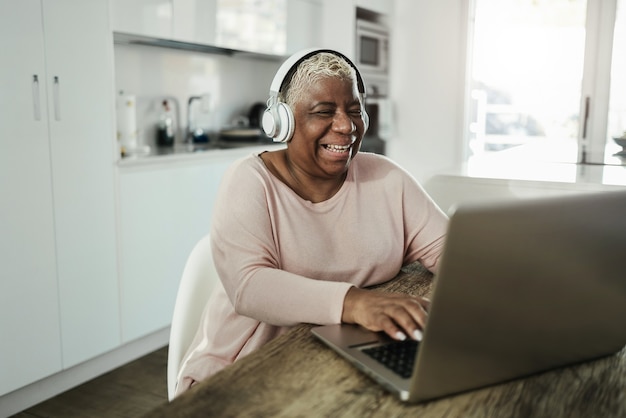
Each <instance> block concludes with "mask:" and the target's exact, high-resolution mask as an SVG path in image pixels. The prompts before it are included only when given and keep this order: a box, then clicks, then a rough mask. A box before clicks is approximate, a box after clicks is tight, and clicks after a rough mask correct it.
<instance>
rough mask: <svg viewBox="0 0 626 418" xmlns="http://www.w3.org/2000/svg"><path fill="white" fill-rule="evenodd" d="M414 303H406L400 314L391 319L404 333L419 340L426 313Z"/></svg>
mask: <svg viewBox="0 0 626 418" xmlns="http://www.w3.org/2000/svg"><path fill="white" fill-rule="evenodd" d="M416 305H417V304H411V305H408V306H407V309H406V310H404V312H403V313H402V314H400V315H396V316H394V318H393V319H394V321H395V322H396V323H397V324H398V325H399V326H400V327H401V328H402V330H403V332H404V333H405V334H406V335H408V336H410V337H411V338H412V339H414V340H421V339H422V330H423V329H424V325H425V324H426V319H427V314H426V311H425V310H424V309H423V308H422V307H421V305H417V306H416Z"/></svg>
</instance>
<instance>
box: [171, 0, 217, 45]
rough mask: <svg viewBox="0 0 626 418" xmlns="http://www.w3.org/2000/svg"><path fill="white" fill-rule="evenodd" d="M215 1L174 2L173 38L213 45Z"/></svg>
mask: <svg viewBox="0 0 626 418" xmlns="http://www.w3.org/2000/svg"><path fill="white" fill-rule="evenodd" d="M216 15H217V0H174V4H173V19H172V20H173V22H172V24H173V38H174V39H175V40H177V41H183V42H193V43H197V44H207V45H214V44H215V33H216V30H215V26H216V24H217V21H216Z"/></svg>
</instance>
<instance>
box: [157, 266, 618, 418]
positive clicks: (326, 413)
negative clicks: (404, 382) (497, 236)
mask: <svg viewBox="0 0 626 418" xmlns="http://www.w3.org/2000/svg"><path fill="white" fill-rule="evenodd" d="M430 285H431V275H430V274H429V273H428V272H427V271H426V270H424V269H423V268H422V267H421V266H420V265H419V264H414V265H412V266H408V267H407V268H405V269H403V271H402V272H400V274H399V275H398V277H396V278H395V279H394V280H392V281H390V282H389V283H386V284H384V285H382V286H380V287H381V288H384V289H386V290H389V291H396V292H406V293H411V294H415V295H421V296H423V295H428V294H429V292H430ZM310 329H311V325H300V326H297V327H295V328H293V329H292V330H291V331H289V332H288V333H286V334H284V335H282V336H281V337H279V338H277V339H275V340H273V341H271V342H270V343H268V344H267V345H265V346H264V347H262V348H261V349H259V350H258V351H256V352H255V353H253V354H251V355H249V356H247V357H245V358H243V359H241V360H239V361H237V362H236V363H235V364H233V365H232V366H230V367H227V368H226V369H224V370H222V371H221V372H219V373H218V374H216V375H215V376H213V377H212V378H210V379H208V380H207V381H205V382H202V383H201V384H199V385H197V386H195V387H194V388H192V389H191V390H189V391H188V392H186V393H184V394H183V395H182V396H180V397H178V398H176V399H175V400H174V401H173V402H172V403H169V404H164V405H162V406H160V407H159V408H157V409H155V410H154V411H151V412H150V413H149V414H148V415H146V417H151V418H154V417H212V416H217V417H359V418H361V417H372V416H375V417H379V416H380V417H403V416H420V417H550V418H554V417H568V418H570V417H589V418H595V417H615V418H618V417H626V348H625V349H622V350H621V351H620V352H619V353H617V354H614V355H611V356H608V357H604V358H602V359H599V360H595V361H591V362H587V363H583V364H579V365H575V366H570V367H566V368H563V369H558V370H553V371H549V372H545V373H542V374H538V375H534V376H531V377H528V378H525V379H520V380H516V381H512V382H508V383H504V384H500V385H496V386H491V387H488V388H485V389H479V390H475V391H472V392H467V393H464V394H460V395H456V396H452V397H448V398H443V399H440V400H436V401H431V402H428V403H425V404H417V405H411V404H405V403H402V402H400V401H399V400H397V399H396V398H395V397H394V396H393V395H391V394H389V393H388V392H386V391H385V390H384V389H383V388H382V387H381V386H379V385H378V384H376V383H375V382H373V381H372V380H371V379H370V378H368V377H367V376H365V375H364V374H363V373H361V372H359V371H358V370H357V369H356V368H354V367H353V366H352V365H350V364H349V363H348V362H347V361H345V360H344V359H342V358H341V357H339V356H338V355H337V354H336V353H335V352H334V351H332V350H330V349H329V348H327V347H326V346H325V345H324V344H322V343H321V342H320V341H318V340H317V339H316V338H315V337H314V336H313V335H311V333H310Z"/></svg>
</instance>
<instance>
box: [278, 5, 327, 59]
mask: <svg viewBox="0 0 626 418" xmlns="http://www.w3.org/2000/svg"><path fill="white" fill-rule="evenodd" d="M322 7H323V6H322V3H321V1H320V0H289V1H288V2H287V54H293V53H294V52H297V51H299V50H301V49H304V48H319V47H323V46H324V45H322V12H323V10H322Z"/></svg>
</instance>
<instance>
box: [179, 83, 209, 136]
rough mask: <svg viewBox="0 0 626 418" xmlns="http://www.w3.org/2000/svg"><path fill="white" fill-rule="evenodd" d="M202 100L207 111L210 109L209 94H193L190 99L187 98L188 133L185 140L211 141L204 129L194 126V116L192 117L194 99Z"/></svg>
mask: <svg viewBox="0 0 626 418" xmlns="http://www.w3.org/2000/svg"><path fill="white" fill-rule="evenodd" d="M196 100H200V101H201V103H202V108H203V110H205V111H208V108H209V95H208V94H203V95H202V96H191V97H189V100H187V134H186V135H185V142H188V143H194V142H209V137H208V136H207V134H206V132H204V129H202V128H199V127H196V128H194V127H193V123H192V117H191V105H192V103H193V102H194V101H196Z"/></svg>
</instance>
